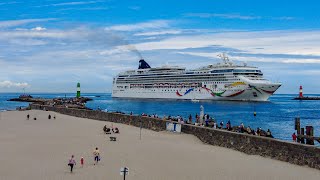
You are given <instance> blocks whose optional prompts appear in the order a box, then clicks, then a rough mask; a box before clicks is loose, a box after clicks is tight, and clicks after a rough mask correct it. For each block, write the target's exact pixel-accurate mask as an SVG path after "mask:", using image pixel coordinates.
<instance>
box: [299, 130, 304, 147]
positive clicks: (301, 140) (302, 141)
mask: <svg viewBox="0 0 320 180" xmlns="http://www.w3.org/2000/svg"><path fill="white" fill-rule="evenodd" d="M300 133H301V135H304V128H301V132H300ZM299 141H300V143H301V144H305V142H304V138H303V137H302V138H300V140H299Z"/></svg>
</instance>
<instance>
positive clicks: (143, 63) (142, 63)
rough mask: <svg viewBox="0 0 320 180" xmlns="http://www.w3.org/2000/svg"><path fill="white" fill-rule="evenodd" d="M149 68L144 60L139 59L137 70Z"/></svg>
mask: <svg viewBox="0 0 320 180" xmlns="http://www.w3.org/2000/svg"><path fill="white" fill-rule="evenodd" d="M149 68H151V66H150V65H149V64H148V63H147V62H146V61H145V60H144V59H140V61H139V68H138V69H149Z"/></svg>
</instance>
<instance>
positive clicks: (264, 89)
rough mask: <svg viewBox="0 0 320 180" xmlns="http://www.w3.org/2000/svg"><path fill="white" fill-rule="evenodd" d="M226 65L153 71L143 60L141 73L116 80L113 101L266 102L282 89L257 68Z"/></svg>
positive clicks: (123, 75)
mask: <svg viewBox="0 0 320 180" xmlns="http://www.w3.org/2000/svg"><path fill="white" fill-rule="evenodd" d="M223 58H224V64H217V65H209V66H207V67H203V68H200V69H195V70H186V69H185V68H181V67H169V66H164V67H159V68H151V67H150V66H149V65H148V64H147V63H146V62H145V61H144V60H140V61H139V68H138V70H130V71H127V72H124V73H120V74H119V75H118V76H117V77H115V78H114V79H113V88H112V97H116V98H139V99H181V100H193V101H196V100H230V101H267V100H268V98H269V97H270V96H271V95H272V94H273V93H274V92H275V91H276V90H277V89H278V88H279V87H280V86H281V84H280V83H273V82H271V81H268V80H266V79H264V78H263V74H262V72H261V70H259V69H258V68H256V67H250V66H246V65H243V66H239V65H234V64H233V63H231V62H230V61H229V60H228V59H227V58H226V57H225V56H223Z"/></svg>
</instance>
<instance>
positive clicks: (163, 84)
mask: <svg viewBox="0 0 320 180" xmlns="http://www.w3.org/2000/svg"><path fill="white" fill-rule="evenodd" d="M237 80H238V81H239V80H240V79H237ZM117 83H118V84H121V83H123V84H127V83H140V82H119V81H117ZM159 83H160V84H162V86H165V84H167V82H159ZM181 83H182V84H183V83H185V82H181ZM203 83H204V84H231V83H233V82H230V81H229V82H226V81H219V82H203ZM160 84H159V85H160ZM182 84H174V86H177V85H180V86H182ZM135 85H137V84H135ZM171 85H172V84H168V85H166V86H171ZM141 86H153V84H141ZM120 87H122V86H120ZM186 87H189V86H186ZM122 88H123V87H122Z"/></svg>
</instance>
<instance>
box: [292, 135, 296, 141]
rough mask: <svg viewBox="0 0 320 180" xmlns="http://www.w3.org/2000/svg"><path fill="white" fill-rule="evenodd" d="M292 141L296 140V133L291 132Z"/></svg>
mask: <svg viewBox="0 0 320 180" xmlns="http://www.w3.org/2000/svg"><path fill="white" fill-rule="evenodd" d="M292 141H293V142H296V141H297V135H296V133H293V134H292Z"/></svg>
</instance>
